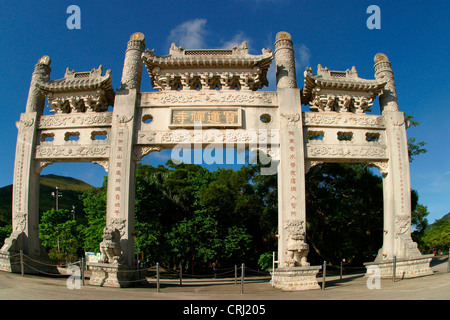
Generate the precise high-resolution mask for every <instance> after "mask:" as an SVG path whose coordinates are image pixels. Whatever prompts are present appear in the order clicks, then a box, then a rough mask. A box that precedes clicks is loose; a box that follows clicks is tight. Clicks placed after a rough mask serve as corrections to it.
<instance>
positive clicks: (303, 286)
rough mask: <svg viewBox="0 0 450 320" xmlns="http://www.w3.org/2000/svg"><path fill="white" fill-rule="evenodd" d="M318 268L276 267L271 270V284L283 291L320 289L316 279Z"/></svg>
mask: <svg viewBox="0 0 450 320" xmlns="http://www.w3.org/2000/svg"><path fill="white" fill-rule="evenodd" d="M320 269H322V267H321V266H308V267H290V268H277V269H275V271H274V270H272V271H271V275H272V276H273V282H272V285H273V286H274V287H275V288H278V289H281V290H285V291H300V290H313V289H320V286H319V284H318V283H317V279H316V276H317V273H319V271H320Z"/></svg>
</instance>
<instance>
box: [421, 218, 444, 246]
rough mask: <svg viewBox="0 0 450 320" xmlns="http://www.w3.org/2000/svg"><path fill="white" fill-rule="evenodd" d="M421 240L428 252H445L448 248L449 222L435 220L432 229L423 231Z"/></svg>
mask: <svg viewBox="0 0 450 320" xmlns="http://www.w3.org/2000/svg"><path fill="white" fill-rule="evenodd" d="M422 240H423V242H424V244H425V245H426V246H427V247H428V248H429V249H430V250H431V249H437V250H442V251H447V250H448V248H449V247H450V221H449V220H444V219H439V220H437V221H436V222H435V223H434V224H433V226H432V228H430V229H428V230H427V231H425V234H424V236H423V238H422Z"/></svg>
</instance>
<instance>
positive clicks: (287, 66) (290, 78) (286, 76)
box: [275, 31, 297, 88]
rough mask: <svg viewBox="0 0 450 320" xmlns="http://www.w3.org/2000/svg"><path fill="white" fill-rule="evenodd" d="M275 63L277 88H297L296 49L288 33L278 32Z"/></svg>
mask: <svg viewBox="0 0 450 320" xmlns="http://www.w3.org/2000/svg"><path fill="white" fill-rule="evenodd" d="M275 63H276V67H277V72H276V75H277V88H297V77H296V74H295V54H294V47H293V44H292V40H291V35H290V34H289V33H287V32H284V31H282V32H278V34H277V36H276V40H275Z"/></svg>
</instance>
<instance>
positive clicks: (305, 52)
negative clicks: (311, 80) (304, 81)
mask: <svg viewBox="0 0 450 320" xmlns="http://www.w3.org/2000/svg"><path fill="white" fill-rule="evenodd" d="M294 50H295V55H296V59H295V60H296V61H295V64H296V69H297V72H298V71H300V72H301V74H303V70H304V69H305V68H306V67H309V66H310V63H311V50H309V48H308V47H307V46H306V45H305V44H303V43H302V44H300V45H299V46H295V48H294Z"/></svg>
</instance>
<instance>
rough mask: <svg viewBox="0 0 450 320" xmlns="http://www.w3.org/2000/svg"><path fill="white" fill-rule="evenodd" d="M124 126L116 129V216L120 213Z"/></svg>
mask: <svg viewBox="0 0 450 320" xmlns="http://www.w3.org/2000/svg"><path fill="white" fill-rule="evenodd" d="M124 134H125V131H124V128H118V130H117V143H116V153H115V156H116V165H115V172H113V174H114V176H113V179H114V214H115V215H116V216H119V215H120V208H121V196H122V190H121V186H122V179H123V176H122V160H123V158H124V156H126V154H125V151H124Z"/></svg>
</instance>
